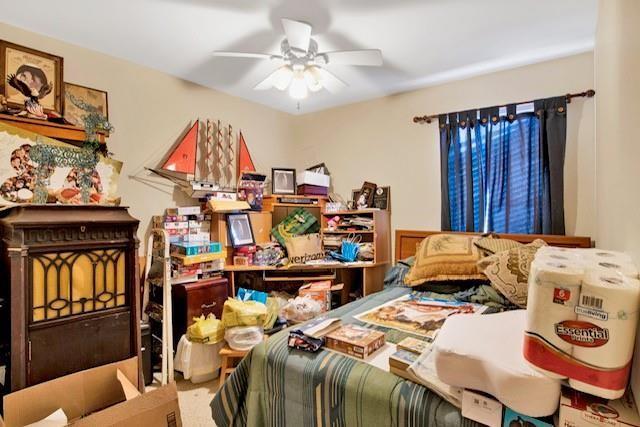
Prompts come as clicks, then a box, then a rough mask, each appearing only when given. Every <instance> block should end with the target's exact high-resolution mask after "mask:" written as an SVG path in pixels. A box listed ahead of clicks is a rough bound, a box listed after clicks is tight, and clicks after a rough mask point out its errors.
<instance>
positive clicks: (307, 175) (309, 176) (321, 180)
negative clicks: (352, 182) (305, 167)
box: [296, 171, 331, 187]
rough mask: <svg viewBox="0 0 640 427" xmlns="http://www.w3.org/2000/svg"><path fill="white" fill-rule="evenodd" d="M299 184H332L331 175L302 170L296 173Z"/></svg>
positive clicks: (322, 185) (326, 185) (325, 185)
mask: <svg viewBox="0 0 640 427" xmlns="http://www.w3.org/2000/svg"><path fill="white" fill-rule="evenodd" d="M296 181H297V184H298V185H304V184H308V185H316V186H318V187H329V186H331V177H330V176H329V175H324V174H321V173H317V172H311V171H302V172H300V173H299V174H297V175H296Z"/></svg>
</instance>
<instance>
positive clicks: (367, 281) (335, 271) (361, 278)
mask: <svg viewBox="0 0 640 427" xmlns="http://www.w3.org/2000/svg"><path fill="white" fill-rule="evenodd" d="M388 267H389V263H387V262H384V263H377V264H374V263H371V262H368V263H367V262H357V263H349V264H344V263H330V264H329V263H327V264H311V265H290V266H285V267H272V266H255V265H249V266H238V265H230V266H227V267H226V268H225V274H226V276H227V279H228V280H229V287H230V292H231V294H232V295H233V296H235V295H236V283H237V275H239V274H241V273H254V274H260V275H261V276H262V280H263V281H264V282H310V281H319V280H333V281H335V282H337V283H344V288H343V291H342V295H341V298H340V300H341V304H346V303H347V302H349V293H350V292H351V290H352V289H354V288H355V285H356V284H357V283H362V295H363V296H367V295H370V294H372V293H375V292H379V291H381V290H382V287H383V281H384V275H385V273H386V271H387V268H388ZM269 272H271V273H277V274H269Z"/></svg>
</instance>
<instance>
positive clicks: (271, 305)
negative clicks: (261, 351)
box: [264, 297, 280, 330]
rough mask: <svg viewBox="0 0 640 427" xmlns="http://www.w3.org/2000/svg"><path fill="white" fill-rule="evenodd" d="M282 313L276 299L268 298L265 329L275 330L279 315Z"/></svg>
mask: <svg viewBox="0 0 640 427" xmlns="http://www.w3.org/2000/svg"><path fill="white" fill-rule="evenodd" d="M279 312H280V304H279V303H278V300H277V299H276V298H272V297H269V298H267V315H266V316H265V318H264V329H265V330H269V329H271V328H273V325H275V323H276V320H278V313H279Z"/></svg>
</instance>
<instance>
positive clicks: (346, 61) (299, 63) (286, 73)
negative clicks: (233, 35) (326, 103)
mask: <svg viewBox="0 0 640 427" xmlns="http://www.w3.org/2000/svg"><path fill="white" fill-rule="evenodd" d="M282 27H283V28H284V33H285V39H284V40H282V43H280V52H281V54H280V55H276V54H268V53H245V52H223V51H217V52H214V53H213V54H214V55H215V56H226V57H235V58H252V59H268V60H271V61H278V62H281V63H282V65H280V67H278V68H277V69H276V70H275V71H273V72H272V73H271V74H269V75H268V76H267V78H265V79H264V80H262V81H261V82H260V83H258V84H257V85H255V86H254V89H255V90H267V89H271V88H276V89H278V90H282V91H283V90H286V89H287V88H289V95H290V96H291V97H292V98H294V99H303V98H306V97H307V95H308V93H309V91H311V92H317V91H319V90H321V89H323V88H325V89H327V90H328V91H329V92H331V93H335V92H338V91H339V90H341V89H343V88H344V87H346V86H347V83H345V82H344V81H342V80H340V79H339V78H338V77H337V76H335V75H334V74H333V73H331V72H329V71H328V70H326V69H325V68H324V67H323V66H324V65H327V64H340V65H364V66H374V67H375V66H381V65H382V52H381V51H380V50H379V49H363V50H338V51H333V52H318V43H316V41H315V40H314V39H312V38H311V30H312V27H311V25H309V24H307V23H306V22H300V21H295V20H293V19H287V18H283V19H282Z"/></svg>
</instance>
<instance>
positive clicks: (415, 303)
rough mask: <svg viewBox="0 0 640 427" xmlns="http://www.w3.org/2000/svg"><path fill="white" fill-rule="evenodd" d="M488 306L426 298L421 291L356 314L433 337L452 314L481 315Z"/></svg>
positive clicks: (391, 326) (379, 322)
mask: <svg viewBox="0 0 640 427" xmlns="http://www.w3.org/2000/svg"><path fill="white" fill-rule="evenodd" d="M487 308H488V307H487V306H484V305H480V304H473V303H468V302H460V301H449V300H444V299H437V298H429V297H425V296H424V295H423V294H422V293H420V292H413V293H411V294H409V295H405V296H402V297H400V298H396V299H394V300H391V301H389V302H386V303H384V304H382V305H380V306H378V307H376V308H373V309H371V310H368V311H365V312H364V313H361V314H359V315H357V316H355V317H356V319H358V320H360V321H362V322H365V323H371V324H374V325H378V326H384V327H387V328H393V329H398V330H401V331H405V332H410V333H412V334H416V335H420V336H422V337H426V338H428V339H429V340H433V338H435V335H436V333H437V332H438V330H439V329H440V328H441V327H442V325H443V324H444V321H445V320H446V319H447V317H449V316H451V315H453V314H464V313H468V314H480V313H482V312H484V311H485V310H487Z"/></svg>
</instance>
